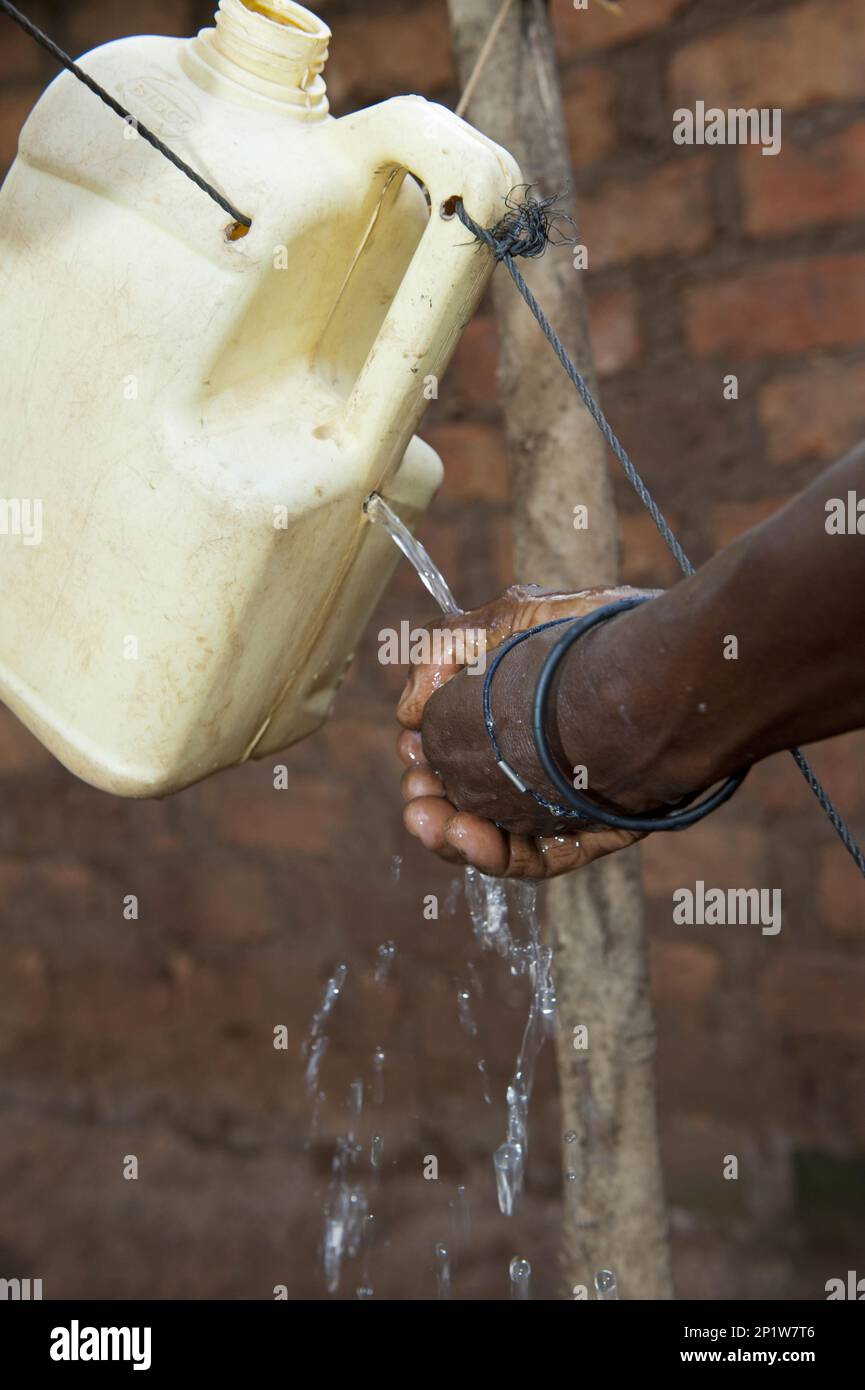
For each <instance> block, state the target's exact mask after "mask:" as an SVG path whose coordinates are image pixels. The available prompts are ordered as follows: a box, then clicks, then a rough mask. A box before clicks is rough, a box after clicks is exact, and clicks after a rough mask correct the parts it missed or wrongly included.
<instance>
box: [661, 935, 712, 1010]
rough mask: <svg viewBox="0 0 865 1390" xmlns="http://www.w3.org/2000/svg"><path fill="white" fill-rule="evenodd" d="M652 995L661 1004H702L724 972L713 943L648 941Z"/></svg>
mask: <svg viewBox="0 0 865 1390" xmlns="http://www.w3.org/2000/svg"><path fill="white" fill-rule="evenodd" d="M649 974H650V979H651V985H652V997H653V998H654V999H655V1000H656V1002H658V1003H661V1004H684V1005H689V1006H690V1005H693V1004H699V1003H700V1002H701V1001H702V1000H704V999H706V998H707V997H708V995H710V994H711V992H712V990H713V989H714V988H715V985H716V984H717V982H718V980H719V978H720V975H721V958H720V956H719V955H718V952H717V951H716V950H715V949H714V947H712V946H703V945H701V944H700V943H699V942H695V941H663V940H658V939H657V938H654V939H653V940H652V941H651V942H650V944H649Z"/></svg>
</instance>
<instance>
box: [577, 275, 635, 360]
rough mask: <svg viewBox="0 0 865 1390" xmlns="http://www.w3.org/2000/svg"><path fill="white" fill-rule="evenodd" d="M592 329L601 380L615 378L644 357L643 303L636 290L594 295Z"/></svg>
mask: <svg viewBox="0 0 865 1390" xmlns="http://www.w3.org/2000/svg"><path fill="white" fill-rule="evenodd" d="M589 327H590V329H591V334H592V351H593V353H594V358H595V368H596V370H597V373H598V376H600V377H606V376H615V374H616V372H621V371H624V369H625V367H630V366H632V365H633V364H634V362H636V361H637V360H638V358H639V357H640V354H641V351H642V339H641V336H640V322H639V300H638V298H637V295H636V294H635V293H634V291H633V290H611V291H609V292H607V293H606V294H592V293H591V292H590V293H589Z"/></svg>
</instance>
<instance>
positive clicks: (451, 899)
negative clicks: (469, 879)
mask: <svg viewBox="0 0 865 1390" xmlns="http://www.w3.org/2000/svg"><path fill="white" fill-rule="evenodd" d="M463 886H464V885H463V880H462V879H461V878H452V879H451V882H450V887H449V888H448V891H447V896H446V897H445V900H444V907H443V908H442V911H443V912H444V915H445V916H446V917H453V915H454V913H455V912H456V910H457V903H458V902H459V900H460V893H461V892H462V891H463Z"/></svg>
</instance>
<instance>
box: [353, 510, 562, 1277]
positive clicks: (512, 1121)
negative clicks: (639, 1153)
mask: <svg viewBox="0 0 865 1390" xmlns="http://www.w3.org/2000/svg"><path fill="white" fill-rule="evenodd" d="M364 510H365V512H366V514H367V516H368V517H369V519H370V520H371V521H373V522H376V523H378V524H379V525H381V526H383V527H384V529H385V530H386V531H387V532H388V535H389V536H390V537H391V539H392V540H393V541H394V542H395V544H396V545H397V546H398V547H399V549H400V550H401V551H402V553H403V555H404V556H405V557H406V559H407V560H408V561H409V562H410V563H411V564H412V565H413V566H414V568H415V570H416V571H417V574H418V577H419V579H420V580H421V583H422V584H423V585H424V587H425V588H426V590H427V592H428V593H429V594H431V595H432V597H433V598H434V599H435V601H436V603H437V604H438V605H439V608H440V609H441V611H442V612H443V613H446V614H457V613H459V612H461V610H460V608H459V606H458V604H457V602H456V600H455V599H454V596H453V594H452V593H451V590H450V588H449V586H448V583H447V581H446V580H445V577H444V575H443V574H442V573H441V570H439V568H438V566H437V565H436V564H435V562H434V561H433V560H432V559H431V558H430V556H429V555H428V554H427V552H426V550H425V549H424V547H423V546H422V545H420V544H419V542H418V541H416V540H415V538H414V536H413V535H412V534H411V532H410V531H409V530H408V527H407V526H406V525H405V524H404V523H403V522H402V521H401V520H400V518H399V517H398V516H397V515H396V514H395V513H394V512H393V511H392V510H391V508H390V507H389V506H388V504H387V503H386V502H385V501H384V499H383V498H381V497H380V496H379V495H378V494H377V493H373V495H372V496H371V497H369V498H367V501H366V504H365V507H364ZM464 886H465V895H466V903H467V905H468V909H469V915H470V917H471V922H472V928H473V930H474V933H475V937H476V939H477V940H478V941H479V942H480V944H481V946H482V948H483V949H484V950H492V951H495V952H496V953H497V954H498V955H500V956H502V957H504V958H505V959H507V960H508V961H509V963H510V967H511V971H512V973H513V974H515V975H523V974H527V975H529V977H530V979H531V984H532V997H531V1004H530V1007H529V1016H528V1020H527V1022H526V1027H525V1031H524V1033H523V1040H522V1046H521V1047H520V1053H519V1056H518V1058H517V1065H516V1070H515V1071H514V1075H513V1078H512V1080H511V1084H510V1086H509V1087H508V1089H507V1096H506V1099H507V1136H506V1139H505V1142H504V1143H503V1144H502V1145H500V1146H499V1148H498V1149H497V1150H496V1152H495V1154H494V1155H493V1166H494V1170H495V1178H496V1192H497V1196H498V1202H499V1208H500V1210H501V1211H502V1212H503V1213H504V1214H505V1215H506V1216H510V1215H511V1214H512V1213H513V1211H514V1208H515V1206H516V1203H517V1201H518V1199H519V1196H520V1193H521V1191H522V1185H523V1175H524V1170H525V1160H526V1149H527V1146H528V1109H529V1100H530V1097H531V1092H532V1082H533V1079H534V1066H535V1060H536V1058H537V1055H538V1052H539V1051H540V1049H541V1047H542V1046H543V1043H544V1040H545V1038H548V1037H552V1036H554V1034H555V1031H556V1027H557V1019H556V992H555V987H554V985H553V981H552V975H551V968H552V952H551V950H550V948H549V947H548V946H542V945H541V941H540V926H539V923H538V915H537V903H536V888H535V885H534V884H532V883H525V882H515V883H514V884H513V894H514V903H515V906H516V911H517V917H518V918H522V919H523V920H524V921H525V922H526V924H527V926H528V940H527V941H526V942H525V943H519V944H515V943H514V941H513V939H512V937H511V933H510V930H509V926H508V899H507V891H506V885H505V883H504V881H503V880H502V879H497V878H491V877H489V876H488V875H487V874H482V873H481V872H480V871H479V870H478V869H475V868H467V869H466V871H465V882H464ZM458 1008H459V1009H460V1021H461V1022H462V1023H463V1026H464V1027H466V1022H465V1019H464V1016H463V1001H461V1000H460V998H459V997H458ZM467 1031H470V1030H468V1029H467ZM479 1069H480V1071H481V1076H482V1078H483V1080H484V1085H485V1087H486V1073H485V1066H484V1065H483V1064H479ZM522 1263H526V1262H522ZM526 1267H527V1268H528V1266H527V1265H526ZM526 1288H528V1284H526ZM520 1296H523V1295H520ZM525 1296H526V1297H527V1296H528V1294H527V1293H526V1295H525Z"/></svg>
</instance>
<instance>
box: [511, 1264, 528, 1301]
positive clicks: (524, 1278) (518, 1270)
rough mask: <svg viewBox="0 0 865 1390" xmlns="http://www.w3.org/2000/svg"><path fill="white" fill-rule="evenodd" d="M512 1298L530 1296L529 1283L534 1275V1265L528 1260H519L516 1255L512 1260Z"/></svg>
mask: <svg viewBox="0 0 865 1390" xmlns="http://www.w3.org/2000/svg"><path fill="white" fill-rule="evenodd" d="M510 1276H511V1298H521V1299H522V1298H528V1297H529V1285H530V1282H531V1277H532V1267H531V1265H530V1264H529V1262H528V1260H519V1259H517V1258H516V1257H515V1258H514V1259H512V1260H511V1265H510Z"/></svg>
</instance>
